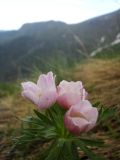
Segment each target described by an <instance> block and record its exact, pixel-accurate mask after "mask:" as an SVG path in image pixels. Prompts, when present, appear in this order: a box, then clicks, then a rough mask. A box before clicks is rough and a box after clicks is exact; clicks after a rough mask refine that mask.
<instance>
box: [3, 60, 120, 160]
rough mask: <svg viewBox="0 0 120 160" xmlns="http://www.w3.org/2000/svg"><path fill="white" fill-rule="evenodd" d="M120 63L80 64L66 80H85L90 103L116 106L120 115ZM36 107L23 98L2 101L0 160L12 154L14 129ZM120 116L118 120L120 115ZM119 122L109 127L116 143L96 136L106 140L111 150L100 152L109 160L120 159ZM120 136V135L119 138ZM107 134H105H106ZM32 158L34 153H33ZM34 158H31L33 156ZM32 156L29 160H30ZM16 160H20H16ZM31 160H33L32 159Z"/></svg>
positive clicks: (18, 96) (97, 61)
mask: <svg viewBox="0 0 120 160" xmlns="http://www.w3.org/2000/svg"><path fill="white" fill-rule="evenodd" d="M119 70H120V59H119V58H116V59H115V58H114V59H108V60H103V59H94V60H93V59H90V60H87V61H86V62H85V63H83V64H81V65H80V64H77V65H76V66H75V67H74V69H72V71H71V70H70V71H69V72H67V73H66V77H65V78H64V79H71V80H82V81H83V84H84V86H85V88H86V89H87V91H88V93H89V97H88V98H89V99H90V100H91V101H92V102H94V101H101V102H102V103H104V104H108V105H111V104H117V105H118V111H119V112H120V72H119ZM32 107H33V105H32V104H31V103H27V101H25V100H23V98H21V96H20V94H18V95H12V96H10V95H9V96H7V97H5V98H2V99H1V101H0V129H1V131H0V144H1V147H0V153H2V154H1V156H0V159H3V160H4V157H5V155H6V153H7V152H8V151H9V145H10V143H9V141H10V136H11V133H14V128H17V127H18V126H20V123H19V118H23V117H24V116H25V115H26V114H28V113H31V109H32ZM119 112H118V116H119V115H120V114H119ZM119 124H120V121H119V120H117V122H116V121H115V122H114V123H113V124H110V125H111V127H112V129H113V131H114V132H113V133H115V134H114V135H113V137H114V138H113V139H111V138H109V137H108V136H107V135H106V133H105V130H104V131H101V132H100V133H97V134H95V136H96V137H99V136H100V138H103V139H105V141H106V142H107V143H108V144H109V146H110V147H108V148H107V149H102V150H100V151H98V152H100V153H103V154H105V155H106V156H107V157H109V158H107V159H114V160H118V159H120V153H119V150H120V144H119V141H118V138H120V137H119V136H118V135H119V132H118V131H119V130H120V127H119ZM117 132H118V134H116V133H117ZM104 133H105V134H104ZM31 154H32V153H31ZM31 156H32V155H31ZM31 156H30V157H31ZM16 159H17V158H16ZM30 159H31V158H30Z"/></svg>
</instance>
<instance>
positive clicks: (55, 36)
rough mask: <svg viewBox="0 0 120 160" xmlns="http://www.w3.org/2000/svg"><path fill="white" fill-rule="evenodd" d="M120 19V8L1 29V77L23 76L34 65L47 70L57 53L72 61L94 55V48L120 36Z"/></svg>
mask: <svg viewBox="0 0 120 160" xmlns="http://www.w3.org/2000/svg"><path fill="white" fill-rule="evenodd" d="M119 22H120V10H118V11H115V12H113V13H110V14H106V15H103V16H100V17H96V18H93V19H90V20H87V21H85V22H82V23H78V24H74V25H68V24H66V23H63V22H57V21H48V22H37V23H28V24H24V25H23V26H22V27H21V28H20V29H19V30H16V31H5V32H0V73H1V76H0V81H2V82H4V81H10V80H11V81H12V80H16V79H17V78H18V79H19V78H23V77H25V76H26V75H30V74H31V72H32V70H33V68H34V67H39V68H40V70H41V71H46V63H49V62H50V59H51V58H55V57H56V55H58V56H60V57H64V59H66V60H67V61H68V62H69V63H71V59H72V60H75V61H79V60H81V59H85V58H87V57H90V55H91V53H93V52H94V50H96V49H98V48H101V47H105V46H106V45H110V44H111V43H113V42H115V40H116V39H117V38H119V39H120V37H119V33H120V23H119ZM117 40H118V39H117ZM8 68H9V69H8Z"/></svg>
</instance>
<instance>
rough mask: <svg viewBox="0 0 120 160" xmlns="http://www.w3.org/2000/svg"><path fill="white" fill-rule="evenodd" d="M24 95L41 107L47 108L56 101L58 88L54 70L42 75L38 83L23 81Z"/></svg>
mask: <svg viewBox="0 0 120 160" xmlns="http://www.w3.org/2000/svg"><path fill="white" fill-rule="evenodd" d="M21 85H22V87H23V91H22V96H23V97H26V98H27V99H29V100H31V101H32V102H33V103H34V104H36V105H37V106H38V107H39V108H40V109H46V108H48V107H50V106H51V105H52V104H54V103H55V102H56V99H57V90H56V86H55V77H53V73H52V72H48V73H47V74H42V75H40V77H39V79H38V81H37V84H35V83H33V82H23V83H22V84H21Z"/></svg>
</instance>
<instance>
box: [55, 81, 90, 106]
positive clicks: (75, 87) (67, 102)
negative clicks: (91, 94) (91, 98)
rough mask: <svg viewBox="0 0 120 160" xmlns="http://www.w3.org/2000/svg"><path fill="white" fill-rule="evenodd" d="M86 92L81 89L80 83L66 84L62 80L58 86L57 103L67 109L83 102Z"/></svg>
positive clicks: (66, 82)
mask: <svg viewBox="0 0 120 160" xmlns="http://www.w3.org/2000/svg"><path fill="white" fill-rule="evenodd" d="M86 96H87V92H86V91H85V89H84V88H83V85H82V82H81V81H77V82H73V81H71V82H68V81H65V80H63V81H62V82H60V84H59V86H58V98H57V101H58V103H59V104H60V105H61V106H63V107H64V108H66V109H68V108H70V107H71V106H72V105H74V104H76V103H78V102H79V101H80V100H85V98H86Z"/></svg>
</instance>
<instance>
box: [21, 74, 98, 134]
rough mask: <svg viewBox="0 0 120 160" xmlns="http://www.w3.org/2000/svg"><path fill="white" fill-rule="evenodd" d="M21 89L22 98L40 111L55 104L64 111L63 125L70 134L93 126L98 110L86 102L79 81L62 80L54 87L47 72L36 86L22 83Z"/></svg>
mask: <svg viewBox="0 0 120 160" xmlns="http://www.w3.org/2000/svg"><path fill="white" fill-rule="evenodd" d="M22 88H23V91H22V96H23V97H25V98H27V99H29V100H30V101H32V102H33V103H34V104H36V105H37V106H38V108H39V109H40V110H44V109H47V108H49V107H51V106H52V105H53V104H54V103H56V102H57V103H58V104H59V105H60V106H61V107H63V108H64V109H66V113H65V116H64V124H65V127H66V128H67V129H68V130H69V131H70V132H71V133H73V134H76V135H79V134H80V133H83V132H88V131H89V130H91V129H92V128H93V127H94V126H95V124H96V121H97V118H98V110H97V109H96V108H95V107H92V105H91V103H90V102H89V101H88V100H86V98H87V92H86V91H85V89H84V87H83V85H82V82H81V81H77V82H73V81H71V82H68V81H65V80H63V81H61V82H60V84H59V85H58V86H56V85H55V76H53V73H52V72H48V73H47V74H42V75H40V77H39V79H38V81H37V84H35V83H33V82H23V83H22ZM58 114H59V113H58Z"/></svg>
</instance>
